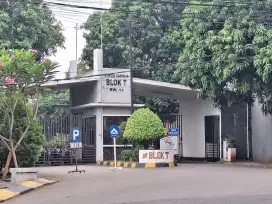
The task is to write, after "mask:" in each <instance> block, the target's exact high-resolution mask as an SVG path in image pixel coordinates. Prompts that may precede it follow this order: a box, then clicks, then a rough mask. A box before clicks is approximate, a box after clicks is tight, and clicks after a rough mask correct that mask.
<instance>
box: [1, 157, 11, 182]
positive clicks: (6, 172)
mask: <svg viewBox="0 0 272 204" xmlns="http://www.w3.org/2000/svg"><path fill="white" fill-rule="evenodd" d="M11 159H12V153H11V152H9V154H8V158H7V161H6V165H5V169H4V172H3V175H2V180H5V179H6V177H7V175H8V170H9V165H10V161H11Z"/></svg>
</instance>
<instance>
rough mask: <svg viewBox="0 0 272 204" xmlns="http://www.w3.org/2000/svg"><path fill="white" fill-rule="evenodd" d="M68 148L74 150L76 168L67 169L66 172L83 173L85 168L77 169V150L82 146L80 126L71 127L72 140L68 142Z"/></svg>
mask: <svg viewBox="0 0 272 204" xmlns="http://www.w3.org/2000/svg"><path fill="white" fill-rule="evenodd" d="M70 148H71V149H73V150H74V155H75V160H76V170H74V171H68V173H76V172H79V173H82V172H84V173H85V170H78V167H77V157H78V150H79V149H81V148H82V142H81V135H80V128H72V142H71V143H70Z"/></svg>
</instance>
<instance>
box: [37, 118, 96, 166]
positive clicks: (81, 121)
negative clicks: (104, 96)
mask: <svg viewBox="0 0 272 204" xmlns="http://www.w3.org/2000/svg"><path fill="white" fill-rule="evenodd" d="M40 124H41V126H43V133H44V136H45V147H44V150H43V152H42V154H41V156H40V157H39V161H38V162H37V163H36V165H37V166H45V165H49V166H51V165H70V164H75V159H74V158H75V157H74V155H73V151H72V150H71V149H70V147H69V144H70V141H71V130H72V128H74V127H77V128H80V131H81V137H82V146H83V148H82V149H81V150H80V151H78V152H79V153H78V155H77V157H78V162H79V163H95V151H96V150H95V138H96V118H95V116H83V115H63V116H49V117H42V118H40Z"/></svg>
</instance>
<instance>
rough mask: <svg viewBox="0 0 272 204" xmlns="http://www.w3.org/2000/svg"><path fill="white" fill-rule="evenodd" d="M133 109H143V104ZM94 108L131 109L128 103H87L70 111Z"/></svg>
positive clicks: (136, 105)
mask: <svg viewBox="0 0 272 204" xmlns="http://www.w3.org/2000/svg"><path fill="white" fill-rule="evenodd" d="M133 106H134V108H143V107H145V104H134V105H133ZM95 107H123V108H126V107H127V108H129V107H131V104H130V103H123V104H122V103H88V104H84V105H80V106H74V107H71V108H70V109H71V110H72V111H73V110H79V109H85V108H95Z"/></svg>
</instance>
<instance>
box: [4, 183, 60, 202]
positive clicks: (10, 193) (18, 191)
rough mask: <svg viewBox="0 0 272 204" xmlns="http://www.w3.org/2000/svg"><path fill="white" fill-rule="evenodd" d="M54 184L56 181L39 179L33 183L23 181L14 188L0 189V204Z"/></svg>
mask: <svg viewBox="0 0 272 204" xmlns="http://www.w3.org/2000/svg"><path fill="white" fill-rule="evenodd" d="M55 183H57V181H51V180H47V179H44V178H39V179H36V180H33V181H24V182H21V183H19V184H17V185H16V186H10V187H8V188H6V189H0V203H1V202H4V201H7V200H10V199H12V198H15V197H18V196H20V195H23V194H26V193H29V192H31V191H34V190H36V189H38V188H42V187H45V186H48V185H52V184H55Z"/></svg>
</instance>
